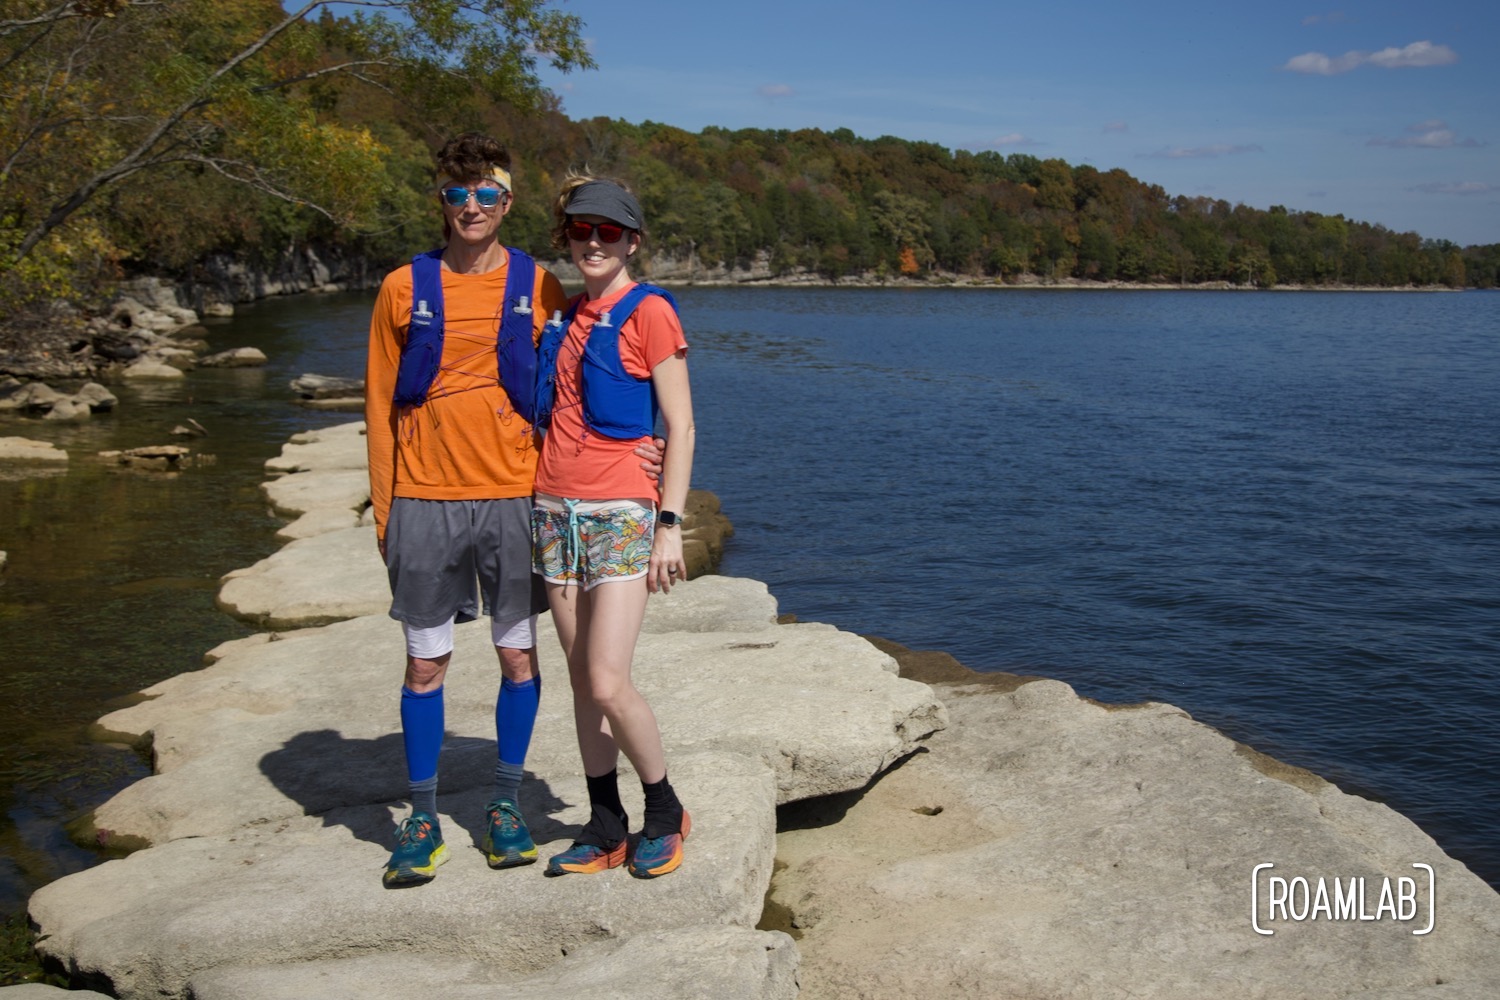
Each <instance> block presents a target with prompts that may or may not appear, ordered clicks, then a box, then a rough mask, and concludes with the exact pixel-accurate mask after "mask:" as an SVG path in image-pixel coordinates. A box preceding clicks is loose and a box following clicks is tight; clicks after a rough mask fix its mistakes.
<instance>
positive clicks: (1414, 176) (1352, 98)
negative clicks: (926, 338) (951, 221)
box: [539, 0, 1500, 245]
mask: <svg viewBox="0 0 1500 1000" xmlns="http://www.w3.org/2000/svg"><path fill="white" fill-rule="evenodd" d="M555 5H556V6H558V7H560V9H562V10H565V11H567V12H569V13H573V14H577V15H578V16H580V17H581V18H582V19H583V21H584V22H585V27H584V30H583V35H584V37H585V39H586V40H587V43H588V45H589V49H590V52H591V53H592V55H593V58H594V60H595V61H596V62H597V63H598V64H599V65H598V68H597V69H594V70H588V71H582V72H573V73H568V74H562V73H559V72H557V71H555V70H553V69H551V68H550V67H547V66H545V65H540V67H539V68H540V73H541V77H542V81H543V83H544V84H545V85H546V86H547V87H548V88H550V89H551V90H553V91H554V92H556V93H557V95H558V96H559V97H560V98H561V99H562V102H563V110H564V111H565V112H566V113H567V114H568V115H569V117H572V118H575V119H585V118H593V117H596V116H601V115H602V116H605V117H608V118H618V119H624V120H626V121H630V122H643V121H648V120H649V121H655V122H661V123H665V124H669V125H675V126H677V127H679V128H683V129H687V130H688V131H692V132H697V131H699V130H701V129H703V128H705V127H707V126H711V125H716V126H722V127H725V128H729V129H738V128H762V129H798V128H819V129H823V130H825V131H831V130H833V129H837V128H848V129H850V130H852V131H853V132H854V133H855V134H857V135H860V136H864V137H866V138H876V137H879V136H882V135H892V136H897V137H899V138H902V139H911V140H922V141H928V142H935V143H938V144H940V145H942V146H945V147H947V148H949V149H968V150H975V151H979V150H995V151H997V152H999V153H1002V154H1010V153H1025V154H1029V155H1031V156H1036V157H1039V158H1042V159H1048V158H1052V157H1057V158H1061V159H1063V160H1065V161H1067V162H1068V163H1069V164H1072V165H1078V164H1083V163H1087V164H1090V165H1092V166H1094V167H1097V168H1099V169H1100V170H1109V169H1111V168H1115V167H1118V168H1120V169H1122V170H1125V171H1126V172H1128V173H1130V174H1131V175H1133V176H1135V177H1137V178H1139V179H1141V180H1143V181H1146V182H1147V183H1152V184H1159V185H1161V186H1162V187H1163V188H1164V189H1165V190H1166V192H1167V193H1168V194H1169V195H1189V196H1198V195H1202V196H1206V197H1210V198H1215V199H1224V200H1226V201H1228V202H1230V203H1231V204H1236V203H1244V204H1246V205H1249V206H1252V207H1254V208H1259V209H1266V208H1269V207H1270V206H1272V205H1282V206H1285V207H1286V208H1288V209H1291V210H1293V211H1312V212H1320V213H1323V214H1326V215H1336V214H1342V215H1344V216H1345V217H1346V218H1349V219H1353V220H1358V221H1362V222H1370V223H1379V224H1382V225H1384V226H1386V227H1388V228H1390V229H1393V230H1396V231H1399V232H1408V231H1414V232H1417V233H1419V234H1421V235H1422V236H1424V237H1427V238H1431V239H1445V240H1451V241H1453V242H1455V243H1458V244H1460V245H1470V244H1485V243H1500V2H1497V0H1425V2H1414V0H1401V2H1378V3H1376V2H1371V3H1355V2H1348V3H1343V4H1340V5H1337V6H1332V5H1329V4H1328V3H1326V2H1324V0H1309V2H1306V3H1302V2H1284V0H1261V2H1258V3H1256V2H1249V3H1246V2H1241V3H1221V2H1216V0H1198V2H1195V3H1187V2H1179V0H1160V2H1152V0H1141V2H1135V3H1128V2H1120V0H1113V2H1094V0H1086V2H1085V0H1080V2H1071V3H1070V2H1066V0H1064V2H1053V3H1038V2H1035V0H1031V2H1026V3H1012V2H1008V0H928V2H925V3H912V2H906V3H893V2H889V0H866V2H863V3H858V4H855V3H837V4H834V3H818V2H809V0H802V2H789V0H760V2H757V3H733V2H731V3H714V2H704V0H698V2H679V0H624V2H622V0H608V2H606V0H555Z"/></svg>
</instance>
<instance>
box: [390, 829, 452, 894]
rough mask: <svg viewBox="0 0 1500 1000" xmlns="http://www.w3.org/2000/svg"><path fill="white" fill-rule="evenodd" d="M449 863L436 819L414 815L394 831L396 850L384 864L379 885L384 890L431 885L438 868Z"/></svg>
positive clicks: (446, 848) (446, 849) (445, 846)
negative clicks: (383, 872) (381, 883)
mask: <svg viewBox="0 0 1500 1000" xmlns="http://www.w3.org/2000/svg"><path fill="white" fill-rule="evenodd" d="M447 860H448V845H447V844H445V843H443V831H442V828H441V827H439V826H438V821H437V817H436V816H434V815H432V814H431V813H426V812H421V811H416V812H413V813H412V814H411V815H410V816H408V817H407V818H406V819H404V820H402V821H401V825H400V826H399V827H397V828H396V850H395V853H393V854H392V855H391V860H390V861H388V862H387V863H386V866H385V874H384V875H383V876H381V881H382V882H384V883H385V887H386V888H387V889H400V888H403V887H405V886H409V885H422V884H424V883H427V882H431V881H432V880H433V878H434V877H435V876H436V875H437V867H438V865H440V864H442V863H443V862H444V861H447Z"/></svg>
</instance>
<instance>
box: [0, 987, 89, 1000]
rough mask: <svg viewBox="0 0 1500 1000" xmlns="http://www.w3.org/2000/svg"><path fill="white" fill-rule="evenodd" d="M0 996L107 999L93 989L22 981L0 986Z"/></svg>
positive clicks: (47, 999)
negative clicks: (68, 988)
mask: <svg viewBox="0 0 1500 1000" xmlns="http://www.w3.org/2000/svg"><path fill="white" fill-rule="evenodd" d="M0 997H4V998H5V1000H90V998H92V997H99V998H101V1000H109V995H108V994H106V993H95V992H94V991H93V990H65V989H62V988H61V987H58V986H48V985H46V984H45V983H22V984H21V985H20V986H0Z"/></svg>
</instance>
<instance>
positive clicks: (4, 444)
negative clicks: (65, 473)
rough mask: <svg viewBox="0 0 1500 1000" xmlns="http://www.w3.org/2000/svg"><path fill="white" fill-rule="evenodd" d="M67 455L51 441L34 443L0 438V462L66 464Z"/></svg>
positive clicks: (32, 441) (27, 439)
mask: <svg viewBox="0 0 1500 1000" xmlns="http://www.w3.org/2000/svg"><path fill="white" fill-rule="evenodd" d="M67 460H68V453H67V452H66V451H64V450H63V449H62V448H59V447H58V446H57V445H55V444H53V443H52V442H51V441H34V440H32V439H31V438H24V437H3V438H0V461H5V462H66V461H67Z"/></svg>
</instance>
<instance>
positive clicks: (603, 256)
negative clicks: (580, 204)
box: [568, 215, 640, 286]
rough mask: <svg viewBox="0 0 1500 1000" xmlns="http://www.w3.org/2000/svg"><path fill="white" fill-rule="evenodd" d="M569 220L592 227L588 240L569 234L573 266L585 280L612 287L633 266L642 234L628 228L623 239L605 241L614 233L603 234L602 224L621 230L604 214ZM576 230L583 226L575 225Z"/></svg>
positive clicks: (577, 216)
mask: <svg viewBox="0 0 1500 1000" xmlns="http://www.w3.org/2000/svg"><path fill="white" fill-rule="evenodd" d="M568 220H569V222H570V223H587V224H588V226H589V228H590V232H589V233H588V238H587V239H582V240H580V239H575V236H577V235H578V234H577V233H575V232H569V233H568V249H569V251H570V252H571V253H572V255H573V263H574V264H575V265H577V267H578V270H579V272H580V273H582V275H583V279H584V281H586V282H589V283H591V284H592V283H597V284H600V285H604V286H608V285H609V284H610V283H611V282H613V281H614V280H615V278H616V277H618V276H619V274H620V273H621V272H623V271H624V270H625V267H626V265H627V264H629V263H630V255H631V254H632V253H633V252H635V248H636V246H637V245H638V244H639V243H640V234H638V233H636V232H634V231H633V230H629V229H626V230H624V231H623V232H622V233H621V234H620V238H619V239H617V240H614V241H612V242H605V236H607V235H611V234H609V233H601V232H600V231H599V226H600V225H601V224H602V225H604V226H607V227H609V226H612V227H614V228H615V229H619V228H620V227H619V226H618V224H616V223H613V222H612V221H611V220H609V219H606V218H605V217H604V216H602V215H571V216H569V217H568ZM572 228H573V229H581V228H582V227H581V226H576V225H575V226H573V227H572Z"/></svg>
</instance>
